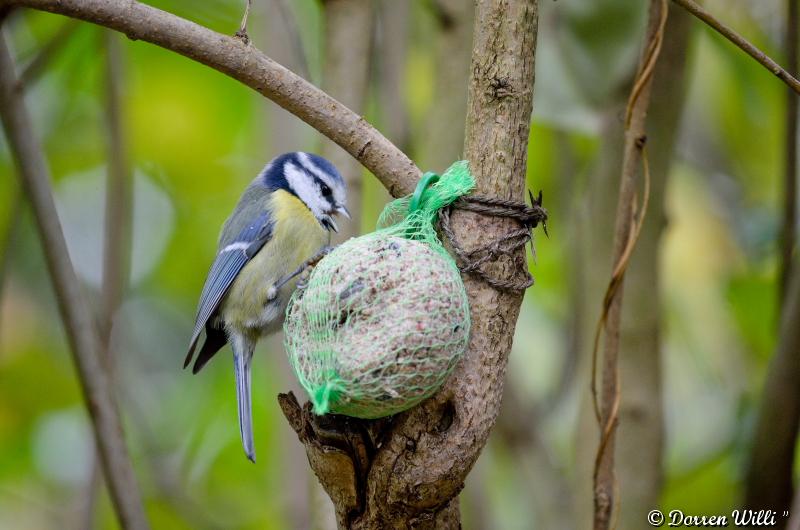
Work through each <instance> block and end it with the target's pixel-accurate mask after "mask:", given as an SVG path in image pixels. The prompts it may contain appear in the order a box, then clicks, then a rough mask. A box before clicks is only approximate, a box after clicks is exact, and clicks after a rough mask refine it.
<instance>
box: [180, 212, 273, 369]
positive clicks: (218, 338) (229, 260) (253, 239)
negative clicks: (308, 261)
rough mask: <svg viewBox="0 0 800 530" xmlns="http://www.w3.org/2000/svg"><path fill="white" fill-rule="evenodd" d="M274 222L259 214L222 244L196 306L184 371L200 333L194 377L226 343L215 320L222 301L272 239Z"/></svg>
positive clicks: (221, 330)
mask: <svg viewBox="0 0 800 530" xmlns="http://www.w3.org/2000/svg"><path fill="white" fill-rule="evenodd" d="M273 228H274V222H273V220H272V217H271V216H270V214H269V212H268V211H267V212H262V213H260V214H259V215H258V216H257V217H256V218H255V219H254V220H253V221H252V222H250V223H248V224H247V225H246V226H245V228H243V229H242V230H241V231H240V232H239V234H238V236H236V237H235V238H233V240H232V241H223V242H224V243H225V246H224V247H223V248H222V249H221V250H220V251H219V254H217V257H216V259H215V260H214V263H213V264H212V265H211V270H210V271H209V273H208V277H207V278H206V283H205V285H204V286H203V292H202V294H201V295H200V303H199V304H198V306H197V316H196V318H195V324H194V330H193V331H192V340H191V341H190V343H189V353H188V354H187V356H186V360H185V362H184V364H183V366H184V368H185V367H186V366H188V365H189V363H191V362H192V357H193V356H194V351H195V348H196V347H197V341H198V339H199V338H200V334H201V333H202V331H203V329H205V330H206V342H205V344H204V345H203V348H202V349H201V351H200V353H199V354H198V356H197V361H196V362H195V366H194V368H193V370H192V371H193V372H194V373H197V372H198V371H199V370H200V369H201V368H202V367H203V365H204V364H205V363H206V362H207V361H208V360H209V359H210V358H211V357H212V356H213V355H214V354H215V353H216V352H217V351H218V350H219V349H220V348H222V346H224V345H225V342H227V338H226V336H225V332H224V330H223V329H222V323H221V322H219V321H218V319H217V318H216V316H217V311H218V309H219V306H220V304H221V303H222V299H223V298H225V295H226V294H227V292H228V290H229V289H230V286H231V285H232V284H233V281H234V280H235V279H236V276H237V275H238V274H239V272H241V270H242V269H243V268H244V266H245V265H246V264H247V262H248V261H250V260H251V259H252V258H253V256H255V255H256V254H257V253H258V251H259V250H261V248H262V247H263V246H264V245H265V244H266V243H267V242H268V241H269V240H270V239H271V238H272V231H273Z"/></svg>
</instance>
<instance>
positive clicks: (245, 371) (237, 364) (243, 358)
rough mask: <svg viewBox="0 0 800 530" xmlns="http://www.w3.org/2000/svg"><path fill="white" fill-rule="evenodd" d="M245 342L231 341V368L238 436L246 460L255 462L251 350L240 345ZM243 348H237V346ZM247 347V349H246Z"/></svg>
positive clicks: (250, 347)
mask: <svg viewBox="0 0 800 530" xmlns="http://www.w3.org/2000/svg"><path fill="white" fill-rule="evenodd" d="M243 342H245V341H242V340H233V341H231V343H232V346H233V367H234V370H235V372H236V401H237V403H238V405H239V434H240V435H241V437H242V446H243V447H244V452H245V454H246V455H247V458H248V459H249V460H250V461H251V462H255V461H256V450H255V444H254V443H253V411H252V407H251V398H250V361H251V360H252V359H253V348H252V346H250V345H247V346H246V345H245V344H242V343H243ZM240 345H241V346H243V347H237V346H240ZM248 346H249V347H248Z"/></svg>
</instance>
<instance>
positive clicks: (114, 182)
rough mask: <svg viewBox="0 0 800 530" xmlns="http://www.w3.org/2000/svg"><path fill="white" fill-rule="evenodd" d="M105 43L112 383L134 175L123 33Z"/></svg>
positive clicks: (89, 495) (91, 488)
mask: <svg viewBox="0 0 800 530" xmlns="http://www.w3.org/2000/svg"><path fill="white" fill-rule="evenodd" d="M103 43H104V45H105V46H104V47H105V52H106V53H105V74H106V76H105V85H106V86H105V89H106V120H107V123H106V130H107V133H108V142H109V143H108V169H107V178H106V204H105V218H104V242H103V281H102V286H101V289H100V297H101V300H100V315H99V319H98V321H99V328H100V340H101V341H102V347H103V358H102V360H103V361H104V364H105V368H106V372H107V374H108V377H109V380H110V381H112V383H113V382H114V381H115V380H116V376H115V356H114V352H113V350H112V349H111V335H112V332H113V327H114V326H113V325H114V318H115V315H116V314H117V311H118V309H119V307H120V305H121V304H122V300H123V298H124V294H125V290H126V288H127V285H128V277H129V272H130V259H131V236H132V227H131V223H132V219H131V217H132V213H133V212H132V210H131V205H132V194H133V189H132V185H133V183H132V180H131V172H130V168H129V164H128V154H127V148H126V142H125V137H124V127H123V124H122V121H123V117H122V108H123V103H122V88H123V86H124V79H123V77H124V73H123V67H124V62H123V61H124V58H123V56H122V46H121V43H120V41H119V36H118V35H117V34H116V33H115V32H113V31H110V30H105V31H103ZM93 456H94V460H93V463H92V472H91V477H90V479H89V483H88V484H87V486H86V491H85V492H84V503H83V506H84V513H83V517H82V521H83V523H84V526H83V528H94V524H93V521H94V505H95V501H96V499H97V492H98V489H99V487H100V485H101V483H100V479H101V476H100V463H99V462H98V460H97V457H98V455H97V453H96V452H95V453H94V455H93Z"/></svg>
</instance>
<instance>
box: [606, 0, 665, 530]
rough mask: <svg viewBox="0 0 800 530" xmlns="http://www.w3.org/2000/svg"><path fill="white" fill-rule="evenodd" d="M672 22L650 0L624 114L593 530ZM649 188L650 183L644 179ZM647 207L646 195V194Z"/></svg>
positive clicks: (610, 475) (610, 472)
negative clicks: (656, 97)
mask: <svg viewBox="0 0 800 530" xmlns="http://www.w3.org/2000/svg"><path fill="white" fill-rule="evenodd" d="M666 19H667V3H666V0H651V1H650V12H649V24H648V28H647V35H646V37H645V43H646V48H645V50H644V53H642V56H641V59H640V61H639V68H638V72H637V75H636V79H635V81H634V84H633V88H632V89H631V94H630V97H629V99H628V107H627V110H626V113H625V147H624V155H623V162H622V176H621V177H620V184H619V199H618V203H617V217H616V223H615V227H614V248H613V256H614V258H613V273H612V276H611V280H610V282H609V285H608V290H607V291H606V295H605V299H604V300H603V313H602V315H601V317H600V322H599V324H598V331H597V334H596V336H595V346H594V354H593V363H592V368H593V369H592V381H591V382H592V393H593V395H594V397H595V412H596V414H597V419H598V422H599V424H600V443H599V447H598V449H597V457H596V460H595V469H594V528H595V530H608V528H611V526H612V515H613V511H614V505H615V490H616V487H615V482H616V478H615V474H614V449H615V439H616V428H617V423H618V421H619V417H618V413H619V403H620V393H619V368H618V356H619V344H620V325H621V322H622V295H623V285H624V279H625V269H626V267H627V265H628V262H629V259H630V256H631V253H632V251H633V248H634V246H635V244H636V239H637V237H638V235H639V232H640V230H641V227H642V221H643V218H642V217H643V215H644V210H645V208H646V207H643V208H642V212H640V213H639V216H638V219H637V212H636V195H637V192H636V189H637V187H638V181H639V176H638V175H639V168H640V167H641V166H642V164H643V163H644V164H645V165H644V168H645V171H644V173H645V177H647V166H646V163H647V161H646V159H644V158H643V149H644V144H645V141H646V139H647V137H646V135H645V120H646V117H647V108H648V106H649V104H650V91H651V88H652V81H653V77H652V74H653V69H654V67H655V64H656V61H657V59H658V55H659V53H660V51H661V44H662V42H663V37H664V25H665V24H666ZM645 184H647V179H645ZM644 200H645V204H646V201H647V191H646V192H645V197H644ZM601 329H602V330H605V344H604V353H603V371H602V392H601V397H602V400H601V401H600V403H599V404H598V402H597V397H596V393H595V386H594V385H595V366H596V363H595V362H594V359H596V357H597V348H598V343H599V337H600V331H601Z"/></svg>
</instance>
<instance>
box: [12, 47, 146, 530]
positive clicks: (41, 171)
mask: <svg viewBox="0 0 800 530" xmlns="http://www.w3.org/2000/svg"><path fill="white" fill-rule="evenodd" d="M14 70H15V69H14V63H13V59H12V58H11V54H10V52H9V50H8V47H7V45H6V41H5V38H4V37H3V36H1V35H0V114H1V115H2V121H3V127H4V129H5V133H6V138H7V140H8V143H9V146H10V148H11V152H12V153H13V156H14V160H15V163H16V165H17V169H18V172H19V178H20V180H21V182H22V185H23V188H24V190H25V192H26V194H27V197H28V201H29V202H30V204H31V209H32V211H33V217H34V219H35V221H36V224H37V227H38V229H39V234H40V237H41V240H42V247H43V250H44V256H45V259H46V262H47V267H48V269H49V272H50V276H51V278H52V280H53V287H54V289H55V293H56V299H57V301H58V307H59V311H60V313H61V317H62V319H63V321H64V327H65V328H66V331H67V337H68V339H69V343H70V350H71V352H72V356H73V361H74V362H75V366H76V368H77V371H78V379H79V381H80V384H81V387H82V390H83V396H84V399H85V401H86V408H87V411H88V413H89V416H90V418H91V420H92V427H93V429H94V435H95V441H96V443H97V446H98V448H99V449H100V455H101V460H102V463H103V470H104V473H105V478H106V482H107V484H108V485H109V491H110V493H111V500H112V503H113V505H114V508H115V510H116V513H117V517H118V519H119V523H120V526H121V527H122V528H124V529H135V530H139V529H142V530H144V529H147V528H149V524H148V522H147V519H146V517H145V514H144V509H143V507H142V501H141V497H140V494H139V488H138V486H137V485H136V479H135V477H134V474H133V467H132V465H131V461H130V458H129V456H128V450H127V448H126V446H125V440H124V438H123V436H122V422H121V421H120V418H119V415H118V412H117V407H116V404H115V401H114V396H113V393H112V392H111V389H110V386H109V381H108V377H107V376H106V373H105V371H104V370H103V367H102V365H101V363H100V352H101V351H102V347H101V342H100V337H99V336H98V333H97V328H96V326H95V319H94V316H93V315H92V313H91V311H90V310H89V305H88V304H87V302H86V298H85V296H84V293H83V292H82V290H81V286H80V283H79V281H78V278H77V277H76V275H75V270H74V269H73V267H72V263H71V261H70V258H69V253H68V251H67V244H66V241H65V240H64V234H63V232H62V230H61V223H60V221H59V219H58V215H57V214H56V209H55V203H54V201H53V196H52V193H51V191H50V174H49V170H48V168H47V164H46V162H45V159H44V156H43V154H42V150H41V146H40V145H39V141H38V140H37V139H36V137H35V136H34V134H33V129H32V124H31V119H30V116H29V114H28V111H27V108H26V107H25V102H24V100H23V97H22V94H21V93H20V92H19V91H18V90H17V89H16V86H17V84H16V73H15V71H14Z"/></svg>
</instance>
